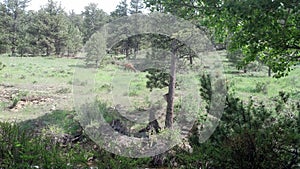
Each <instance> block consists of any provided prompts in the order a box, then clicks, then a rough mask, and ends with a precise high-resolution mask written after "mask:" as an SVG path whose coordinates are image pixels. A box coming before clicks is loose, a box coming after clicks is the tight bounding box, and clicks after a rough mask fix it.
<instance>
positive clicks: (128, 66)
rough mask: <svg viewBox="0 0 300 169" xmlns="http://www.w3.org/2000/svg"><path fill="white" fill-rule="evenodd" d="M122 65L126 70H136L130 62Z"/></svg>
mask: <svg viewBox="0 0 300 169" xmlns="http://www.w3.org/2000/svg"><path fill="white" fill-rule="evenodd" d="M124 67H125V69H126V70H132V71H134V72H136V71H137V70H136V69H135V68H134V66H133V64H132V63H125V64H124Z"/></svg>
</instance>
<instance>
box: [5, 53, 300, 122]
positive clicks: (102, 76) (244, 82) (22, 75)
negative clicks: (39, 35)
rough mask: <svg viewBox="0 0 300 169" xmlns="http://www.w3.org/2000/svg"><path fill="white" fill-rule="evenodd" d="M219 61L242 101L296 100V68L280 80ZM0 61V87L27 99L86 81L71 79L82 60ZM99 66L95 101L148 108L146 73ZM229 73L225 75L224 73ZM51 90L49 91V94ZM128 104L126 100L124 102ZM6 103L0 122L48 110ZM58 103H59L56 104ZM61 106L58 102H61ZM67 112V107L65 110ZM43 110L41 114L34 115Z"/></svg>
mask: <svg viewBox="0 0 300 169" xmlns="http://www.w3.org/2000/svg"><path fill="white" fill-rule="evenodd" d="M219 55H220V56H221V58H222V59H223V67H224V72H225V76H226V79H227V85H228V86H230V91H231V92H234V93H235V94H236V95H237V96H238V97H240V98H241V99H243V100H248V98H249V97H250V96H253V97H255V98H257V99H258V100H268V99H270V98H271V97H274V96H276V95H278V93H279V91H286V92H290V93H291V97H292V98H293V99H298V100H299V99H300V80H299V75H300V68H299V67H297V68H295V69H294V70H293V71H291V73H290V75H289V76H287V77H284V78H281V79H275V78H271V77H267V69H266V68H264V67H263V68H262V71H260V72H253V71H252V72H251V71H250V72H248V73H246V74H244V73H236V72H238V71H237V70H236V69H235V68H234V67H232V66H231V65H230V63H228V61H227V60H226V58H225V53H224V52H219ZM0 62H2V63H3V64H5V65H6V67H5V68H4V69H3V70H2V71H0V84H6V85H15V86H17V87H19V86H26V87H24V88H22V87H20V92H21V93H27V95H28V96H32V95H43V96H49V95H51V96H66V95H69V96H72V93H73V90H72V85H73V83H74V84H75V85H78V86H81V87H82V88H84V87H85V86H86V85H87V82H85V81H84V80H83V81H80V79H79V80H78V79H75V80H74V71H75V69H76V71H78V70H79V71H80V70H84V69H85V67H84V65H85V64H84V61H83V60H78V59H68V58H55V57H49V58H46V57H18V58H14V57H7V56H1V57H0ZM108 63H110V62H109V61H107V63H105V64H102V65H101V67H100V69H98V70H97V72H95V76H94V77H93V78H94V80H95V86H94V89H93V91H94V92H95V93H96V94H97V98H98V99H99V100H101V101H104V102H107V103H109V104H114V103H115V104H117V103H118V101H120V103H122V101H123V100H117V101H116V99H118V98H119V97H124V96H125V97H128V99H129V101H130V103H131V105H132V106H134V107H135V108H139V107H147V105H149V96H150V97H151V93H150V91H149V89H147V88H146V81H147V79H146V78H145V75H146V73H144V72H138V73H134V72H132V71H128V70H124V68H123V67H121V66H117V65H112V64H108ZM228 72H229V73H228ZM36 86H42V88H43V89H39V90H37V89H36ZM48 87H51V90H52V91H49V89H48ZM158 92H159V93H161V95H163V94H164V93H166V92H167V89H161V90H158ZM63 101H64V102H66V103H65V104H66V105H69V108H70V107H71V108H72V107H73V106H72V105H71V104H72V98H68V99H65V100H63ZM127 101H128V100H127ZM12 102H13V100H11V101H9V102H1V103H0V111H1V113H0V119H2V120H5V119H10V120H12V119H30V118H37V117H39V116H41V115H43V114H44V113H46V112H47V111H49V109H48V110H42V109H39V106H38V105H37V106H26V107H25V108H24V109H23V110H22V111H21V112H17V113H14V114H13V116H12V114H11V113H9V112H7V110H6V109H5V107H7V106H8V105H10V104H11V103H12ZM59 102H61V101H59ZM61 103H62V102H61ZM66 109H67V108H66ZM38 111H43V112H38Z"/></svg>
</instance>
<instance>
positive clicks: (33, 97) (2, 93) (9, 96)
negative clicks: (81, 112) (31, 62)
mask: <svg viewBox="0 0 300 169" xmlns="http://www.w3.org/2000/svg"><path fill="white" fill-rule="evenodd" d="M71 98H72V93H71V87H70V86H45V85H32V86H28V85H23V86H22V85H18V86H13V85H7V84H0V102H1V104H0V111H1V112H3V113H2V114H5V113H6V114H7V115H9V113H10V112H11V113H14V115H16V113H25V112H26V113H31V112H34V110H36V111H37V110H38V109H40V110H41V111H40V112H38V113H39V114H43V113H48V112H51V111H54V110H57V109H64V110H71V109H72V106H71V105H72V100H71ZM1 118H2V119H4V120H5V119H6V118H5V117H3V116H2V117H1ZM8 119H10V118H9V117H8ZM17 120H22V119H17Z"/></svg>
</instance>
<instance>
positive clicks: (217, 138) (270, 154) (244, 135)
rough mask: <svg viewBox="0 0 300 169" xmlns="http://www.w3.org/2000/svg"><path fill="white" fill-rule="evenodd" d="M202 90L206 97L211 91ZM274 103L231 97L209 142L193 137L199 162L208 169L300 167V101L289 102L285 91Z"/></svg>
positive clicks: (229, 96) (185, 158)
mask: <svg viewBox="0 0 300 169" xmlns="http://www.w3.org/2000/svg"><path fill="white" fill-rule="evenodd" d="M202 78H206V77H202ZM202 87H207V86H205V85H202ZM201 91H202V92H206V93H204V94H202V95H204V96H205V95H207V94H209V93H208V92H207V91H209V90H201ZM205 98H209V97H204V99H205ZM205 100H206V101H209V100H207V99H205ZM274 100H275V102H273V103H274V104H273V105H275V106H273V107H271V106H269V107H267V106H266V105H265V104H264V103H262V102H261V103H257V102H255V100H253V99H250V100H249V101H248V102H247V103H246V102H243V101H241V100H240V99H238V98H235V97H234V96H233V95H228V96H227V98H226V108H225V111H224V113H223V116H222V119H221V121H220V124H219V126H218V127H217V129H216V131H215V132H214V133H213V135H212V136H211V137H210V139H209V140H208V141H206V142H205V143H203V144H199V143H198V142H197V141H198V139H195V137H196V136H195V135H194V136H193V137H191V138H190V142H191V143H192V145H193V148H194V149H197V150H198V152H197V153H200V154H202V155H198V158H199V159H198V162H199V163H201V164H206V167H208V168H237V169H238V168H244V169H248V168H249V169H252V168H261V169H263V168H297V167H299V160H300V157H299V155H298V153H299V149H300V148H299V142H300V136H299V131H300V127H299V124H300V120H299V115H300V102H292V101H290V102H289V95H288V94H286V93H283V92H280V94H279V96H278V97H276V99H274ZM268 105H272V104H270V103H268ZM184 160H187V157H184ZM194 167H200V166H194Z"/></svg>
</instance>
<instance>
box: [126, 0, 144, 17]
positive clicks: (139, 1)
mask: <svg viewBox="0 0 300 169" xmlns="http://www.w3.org/2000/svg"><path fill="white" fill-rule="evenodd" d="M143 3H144V2H143V0H131V1H130V10H129V11H130V14H136V13H142V9H143V8H144V4H143Z"/></svg>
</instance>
